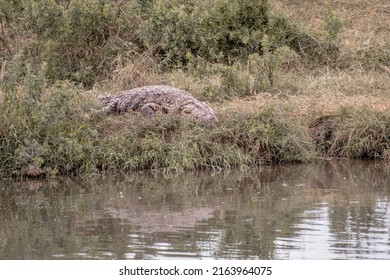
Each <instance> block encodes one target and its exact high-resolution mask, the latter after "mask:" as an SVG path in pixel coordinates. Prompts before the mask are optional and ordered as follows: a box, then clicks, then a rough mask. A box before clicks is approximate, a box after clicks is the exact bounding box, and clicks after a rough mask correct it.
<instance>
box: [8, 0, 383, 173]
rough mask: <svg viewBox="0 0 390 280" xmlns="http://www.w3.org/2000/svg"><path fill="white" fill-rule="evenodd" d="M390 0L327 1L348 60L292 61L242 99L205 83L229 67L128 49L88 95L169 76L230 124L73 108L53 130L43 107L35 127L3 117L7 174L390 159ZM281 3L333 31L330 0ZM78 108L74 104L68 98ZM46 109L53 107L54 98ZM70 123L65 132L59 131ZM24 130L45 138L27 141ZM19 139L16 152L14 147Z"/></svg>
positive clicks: (298, 18) (305, 24)
mask: <svg viewBox="0 0 390 280" xmlns="http://www.w3.org/2000/svg"><path fill="white" fill-rule="evenodd" d="M387 2H388V1H386V0H382V1H379V0H378V1H368V0H354V1H327V3H329V5H330V7H331V9H332V10H333V11H335V13H336V14H337V15H338V16H339V17H340V18H341V19H342V21H343V25H344V28H343V29H342V32H341V34H339V37H338V38H339V42H338V44H339V46H340V57H339V60H340V67H327V66H326V65H325V66H319V67H315V68H313V67H307V66H306V65H303V64H302V63H301V62H300V61H297V62H296V63H295V62H294V60H293V61H292V62H293V63H292V64H291V65H290V66H291V67H287V68H283V69H280V70H277V71H275V84H274V85H273V87H270V90H269V92H258V91H256V90H254V92H253V93H254V95H251V96H248V97H245V98H242V97H240V96H239V95H240V94H239V92H238V94H237V96H236V98H234V94H233V95H230V96H229V100H224V99H222V100H218V99H217V100H215V101H214V99H213V98H208V96H205V88H207V87H209V86H210V85H211V86H212V87H214V89H217V90H219V93H222V94H223V83H224V82H226V80H224V79H222V78H221V77H220V76H218V75H209V76H207V75H206V76H205V77H199V76H197V75H192V74H191V73H190V72H188V71H184V70H182V69H178V70H173V71H170V72H162V71H161V69H160V66H159V65H158V62H157V61H155V60H154V58H153V56H152V55H150V54H148V53H144V54H139V56H138V57H136V58H133V59H126V53H124V54H123V55H122V57H121V56H119V57H118V58H117V59H116V62H115V64H116V70H115V71H114V73H113V75H112V78H107V80H102V81H98V82H97V83H95V85H94V87H93V89H92V90H90V91H87V92H85V91H83V90H81V91H82V92H81V96H83V97H85V98H86V99H88V98H89V97H96V96H97V95H99V94H102V93H106V92H109V93H115V92H117V91H120V90H124V89H128V88H131V87H136V86H143V85H150V84H169V85H171V86H175V87H179V88H183V89H185V90H188V91H190V92H191V93H192V94H194V95H195V96H196V97H198V98H200V99H208V100H211V103H212V106H213V107H214V108H215V110H216V111H217V113H218V114H219V116H220V119H221V123H220V124H219V125H218V126H213V127H204V126H196V125H193V124H191V123H187V122H185V121H182V120H180V119H177V118H169V117H168V118H154V119H152V120H151V121H148V120H139V119H138V118H137V117H132V116H126V117H123V116H119V117H118V116H110V117H102V116H98V117H97V118H94V116H92V121H88V118H89V117H87V118H86V119H87V121H86V120H85V119H83V118H82V117H80V116H78V114H76V116H77V122H75V121H74V119H73V118H74V116H73V115H72V114H73V113H72V114H70V116H69V115H68V112H64V113H63V115H64V116H63V118H62V119H61V118H60V119H59V120H58V123H57V124H56V125H54V127H53V129H50V130H49V129H47V128H46V125H45V120H44V119H42V120H41V119H40V118H39V116H38V117H34V118H33V119H32V123H31V124H28V125H31V126H33V127H34V126H35V127H37V128H39V129H41V130H40V131H39V130H36V131H31V132H29V131H27V132H26V129H25V127H27V125H26V123H25V119H22V118H20V121H15V123H16V124H18V125H19V126H15V125H14V124H13V123H12V122H10V124H5V123H0V132H1V131H2V130H4V132H6V133H9V134H7V135H5V138H4V139H6V140H7V141H3V142H4V145H5V147H4V151H9V152H10V155H9V156H8V155H7V154H4V155H2V161H1V160H0V163H1V166H0V167H1V168H0V169H1V170H0V171H1V173H2V174H3V175H4V176H9V175H16V176H19V175H26V174H30V175H33V174H34V172H35V171H36V174H38V175H41V174H47V175H56V174H69V173H79V172H83V171H87V172H91V171H92V172H93V171H95V170H96V169H98V170H129V169H142V168H160V167H164V168H172V169H194V168H230V167H237V166H252V165H256V164H260V163H262V162H273V161H275V162H284V161H304V160H311V159H313V158H317V157H318V156H323V155H325V156H343V157H344V156H345V157H351V158H354V157H379V158H383V159H390V146H389V144H388V143H389V142H390V113H389V112H390V110H389V108H390V95H389V93H390V70H389V69H388V66H386V65H384V64H382V63H380V59H381V58H383V56H384V55H386V53H389V52H390V50H389V47H390V40H389V39H388V38H390V36H389V35H390V34H389V33H390V27H389V26H390V16H389V15H390V5H389V4H388V3H387ZM272 5H274V7H275V8H276V9H277V10H280V11H283V12H284V13H287V15H288V17H289V18H290V20H292V21H293V22H295V23H296V24H298V25H300V26H301V27H302V28H305V29H307V30H311V31H310V32H313V30H314V32H317V33H320V34H325V33H326V32H325V30H324V28H323V22H324V14H325V12H324V11H325V9H326V3H324V1H314V0H312V1H305V2H302V1H291V0H290V1H287V0H278V1H273V2H272ZM368 54H369V55H371V56H370V57H363V58H362V56H367V55H368ZM345 61H347V62H348V63H347V65H348V66H345V63H344V62H345ZM378 61H379V62H378ZM244 70H245V69H244ZM244 72H245V71H241V72H240V71H238V72H237V73H238V74H242V75H243V76H242V78H241V81H244V82H245V81H246V80H250V79H251V75H254V74H255V73H254V72H251V73H244ZM248 84H249V86H248V87H249V88H251V85H250V83H249V82H248ZM232 85H234V83H232ZM230 89H231V88H230ZM60 92H62V91H60ZM232 96H233V97H232ZM63 97H64V96H63V95H61V94H59V95H58V98H63ZM0 98H2V94H1V92H0ZM61 100H62V99H58V100H56V99H54V100H53V101H52V103H53V104H54V105H55V104H57V102H62V101H61ZM69 102H71V101H69ZM82 103H83V104H84V103H88V104H90V103H91V102H90V101H88V102H82ZM42 106H44V104H43V105H42ZM49 106H50V105H49ZM83 106H84V105H83ZM83 106H82V105H80V107H83ZM86 106H89V105H86ZM65 108H68V107H65ZM69 108H74V104H72V103H69ZM45 110H46V111H45ZM81 110H82V109H80V111H81ZM42 111H43V112H51V111H50V110H49V109H47V108H46V109H45V107H44V108H43V109H42ZM33 115H34V114H33ZM16 119H17V120H18V118H16ZM26 119H27V120H29V117H28V118H26ZM68 119H70V120H71V121H73V123H74V125H73V126H69V120H68ZM9 120H10V121H11V119H9ZM3 126H4V128H3ZM308 128H309V129H308ZM61 129H64V131H61ZM58 130H59V131H58ZM61 132H64V135H61V137H57V136H58V134H59V133H61ZM310 133H311V134H312V135H311V136H313V135H314V136H315V137H314V141H313V139H312V138H311V136H310V135H309V134H310ZM24 134H26V138H36V139H37V141H38V142H32V143H30V142H26V143H24V142H23V143H20V142H22V141H19V140H20V139H22V138H20V135H24ZM42 135H44V137H43V136H42ZM14 138H15V139H14ZM8 139H11V140H8ZM14 140H15V141H14ZM16 143H18V145H17V146H15V147H18V148H17V149H16V151H17V152H18V153H17V154H15V153H13V151H14V150H15V147H14V144H15V145H16ZM313 143H316V144H317V147H315V146H314V145H313ZM55 149H57V150H55Z"/></svg>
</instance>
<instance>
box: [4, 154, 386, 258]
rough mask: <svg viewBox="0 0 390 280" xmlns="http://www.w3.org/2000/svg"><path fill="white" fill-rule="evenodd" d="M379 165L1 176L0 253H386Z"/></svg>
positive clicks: (134, 255)
mask: <svg viewBox="0 0 390 280" xmlns="http://www.w3.org/2000/svg"><path fill="white" fill-rule="evenodd" d="M389 173H390V166H388V165H386V164H384V163H378V162H364V161H363V162H361V161H358V162H356V161H353V162H349V161H338V162H325V163H324V162H323V163H318V164H310V165H283V166H272V167H264V168H263V169H261V170H251V171H235V172H228V173H220V174H214V173H208V172H196V173H182V174H169V175H166V174H151V173H149V172H145V173H143V174H141V173H131V174H126V175H121V176H108V177H101V176H100V177H88V178H77V179H70V178H67V179H61V180H53V181H30V182H23V183H10V182H2V183H0V259H172V258H178V259H188V258H193V259H207V258H212V259H366V258H367V259H390V176H389Z"/></svg>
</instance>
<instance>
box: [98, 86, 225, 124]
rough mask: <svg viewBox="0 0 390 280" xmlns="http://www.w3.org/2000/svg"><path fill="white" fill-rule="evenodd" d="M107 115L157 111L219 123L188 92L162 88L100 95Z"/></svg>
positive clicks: (155, 87) (147, 87) (146, 87)
mask: <svg viewBox="0 0 390 280" xmlns="http://www.w3.org/2000/svg"><path fill="white" fill-rule="evenodd" d="M99 99H100V100H101V102H102V103H103V104H104V105H105V107H103V109H102V111H103V112H106V113H108V114H109V113H125V112H140V113H141V114H142V115H144V116H150V115H153V114H155V113H156V112H162V113H164V114H173V115H175V114H176V115H182V116H188V117H189V118H192V119H195V120H198V121H200V122H209V123H217V122H218V121H219V120H218V118H217V116H216V115H215V113H214V111H213V109H211V107H210V106H209V105H207V103H206V102H203V101H199V100H197V99H195V98H194V97H193V96H192V95H191V94H190V93H188V92H186V91H184V90H181V89H178V88H174V87H170V86H165V85H158V86H144V87H139V88H133V89H131V90H128V91H123V92H119V93H118V94H116V95H112V96H110V95H105V96H99Z"/></svg>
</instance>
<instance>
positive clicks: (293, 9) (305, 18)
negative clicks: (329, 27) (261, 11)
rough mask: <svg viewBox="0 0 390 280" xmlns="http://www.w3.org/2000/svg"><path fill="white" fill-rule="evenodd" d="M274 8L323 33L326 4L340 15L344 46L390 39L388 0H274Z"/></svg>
mask: <svg viewBox="0 0 390 280" xmlns="http://www.w3.org/2000/svg"><path fill="white" fill-rule="evenodd" d="M272 2H273V5H274V7H275V8H277V9H278V10H281V11H283V12H284V13H287V15H288V17H289V18H290V19H291V20H292V21H294V22H296V23H299V24H301V25H303V26H308V27H309V28H310V29H315V30H316V31H317V32H319V33H324V32H325V31H324V16H325V14H326V13H325V12H326V9H327V6H329V7H330V8H331V10H332V11H333V12H334V13H335V14H336V15H337V16H339V17H340V19H341V20H342V22H343V29H342V32H341V34H340V38H341V42H340V44H341V47H342V50H344V51H345V50H348V51H351V50H352V51H353V50H358V49H361V48H369V47H371V46H377V45H379V46H385V45H388V44H389V43H390V40H389V38H390V2H389V1H388V0H351V1H344V0H333V1H322V0H307V1H299V0H275V1H272Z"/></svg>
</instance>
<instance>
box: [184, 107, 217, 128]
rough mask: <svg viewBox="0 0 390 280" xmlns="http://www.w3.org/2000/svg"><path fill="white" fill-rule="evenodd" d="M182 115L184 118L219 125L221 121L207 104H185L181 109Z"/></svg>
mask: <svg viewBox="0 0 390 280" xmlns="http://www.w3.org/2000/svg"><path fill="white" fill-rule="evenodd" d="M180 113H181V115H183V116H189V117H190V118H193V119H196V120H199V121H201V122H208V123H218V122H219V120H218V118H217V116H216V115H215V113H214V111H213V109H211V107H210V106H209V105H207V103H206V102H191V103H187V104H184V105H183V106H181V108H180Z"/></svg>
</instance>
